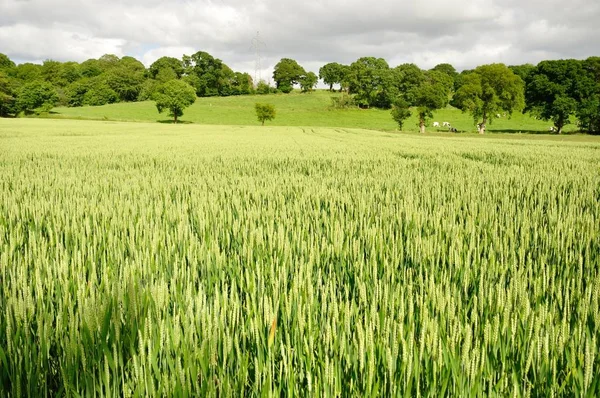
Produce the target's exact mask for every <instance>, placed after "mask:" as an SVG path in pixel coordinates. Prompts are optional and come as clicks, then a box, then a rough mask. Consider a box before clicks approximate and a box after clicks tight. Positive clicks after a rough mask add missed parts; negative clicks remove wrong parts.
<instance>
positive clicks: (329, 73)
mask: <svg viewBox="0 0 600 398" xmlns="http://www.w3.org/2000/svg"><path fill="white" fill-rule="evenodd" d="M347 74H348V66H347V65H342V64H338V63H337V62H330V63H328V64H325V65H323V66H322V67H321V68H320V69H319V78H320V79H322V80H323V83H325V84H328V85H329V91H333V85H334V84H339V85H340V86H343V85H344V84H343V82H344V80H345V78H346V75H347Z"/></svg>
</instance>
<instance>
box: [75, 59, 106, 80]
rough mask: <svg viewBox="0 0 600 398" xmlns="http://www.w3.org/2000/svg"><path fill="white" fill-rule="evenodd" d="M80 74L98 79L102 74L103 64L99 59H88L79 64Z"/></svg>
mask: <svg viewBox="0 0 600 398" xmlns="http://www.w3.org/2000/svg"><path fill="white" fill-rule="evenodd" d="M79 72H80V73H81V76H83V77H96V76H98V75H100V74H102V72H103V70H102V64H101V63H100V61H98V60H97V59H93V58H91V59H88V60H86V61H83V62H82V63H81V64H79Z"/></svg>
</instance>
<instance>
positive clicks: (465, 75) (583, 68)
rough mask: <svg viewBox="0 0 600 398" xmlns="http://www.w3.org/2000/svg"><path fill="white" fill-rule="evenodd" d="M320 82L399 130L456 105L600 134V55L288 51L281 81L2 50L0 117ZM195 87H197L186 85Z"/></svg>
mask: <svg viewBox="0 0 600 398" xmlns="http://www.w3.org/2000/svg"><path fill="white" fill-rule="evenodd" d="M319 79H321V80H323V82H324V83H325V84H326V85H328V86H329V89H330V90H331V91H333V90H334V86H339V90H340V91H341V92H342V93H344V95H342V96H336V97H334V98H332V100H333V101H334V104H333V105H334V106H335V107H340V108H343V107H349V106H358V107H361V108H369V107H376V108H383V109H391V111H392V117H393V118H394V119H395V120H396V121H397V122H398V125H399V127H400V128H401V127H402V123H403V122H404V120H406V118H407V117H408V116H410V114H411V113H412V112H416V113H417V116H418V119H419V126H420V129H421V131H424V129H425V126H426V125H427V123H428V120H429V119H430V118H431V117H432V115H433V112H434V111H435V110H436V109H440V108H443V107H445V106H447V105H448V104H451V105H453V106H455V107H457V108H459V109H461V110H463V111H465V112H469V113H470V114H471V115H472V116H473V120H474V123H476V124H477V126H478V129H479V131H480V132H481V133H483V132H484V131H485V128H486V126H487V125H488V124H489V123H492V122H493V120H494V119H495V118H497V117H498V116H499V115H504V114H508V115H510V114H512V113H513V112H521V111H522V112H529V113H530V114H532V115H534V116H535V117H537V118H539V119H542V120H548V121H551V122H552V124H553V125H554V130H555V131H556V132H558V133H560V132H561V131H562V129H563V127H564V126H565V125H567V124H569V123H573V122H575V123H577V124H578V127H579V129H580V130H582V131H587V132H591V133H599V132H600V57H590V58H587V59H585V60H575V59H567V60H547V61H542V62H540V63H539V64H537V65H531V64H524V65H513V66H506V65H504V64H489V65H481V66H478V67H477V68H475V69H472V70H464V71H462V72H460V73H459V72H458V71H457V70H456V69H455V68H454V67H453V66H452V65H451V64H448V63H443V64H439V65H436V66H435V67H434V68H432V69H430V70H422V69H421V68H419V67H418V66H417V65H415V64H402V65H398V66H395V67H390V66H389V64H388V63H387V61H386V60H384V59H383V58H375V57H362V58H359V59H358V60H356V61H355V62H353V63H351V64H350V65H343V64H339V63H336V62H332V63H328V64H326V65H323V66H322V67H321V68H320V69H319V75H317V74H315V73H314V72H310V71H308V72H307V71H306V70H305V69H304V68H303V67H302V66H301V65H300V64H298V62H297V61H295V60H293V59H290V58H282V59H281V60H280V61H279V62H278V63H277V64H276V65H275V67H274V71H273V80H274V82H275V87H271V86H270V85H269V84H268V83H266V82H264V81H260V82H253V80H252V77H251V76H250V75H249V74H248V73H242V72H235V71H233V70H232V69H231V68H230V67H228V66H227V65H226V64H225V63H224V62H223V61H221V60H220V59H218V58H214V57H213V56H212V55H210V54H208V53H207V52H204V51H198V52H196V53H195V54H193V55H184V56H183V57H182V58H181V59H177V58H173V57H162V58H159V59H158V60H156V61H155V62H154V63H153V64H152V65H150V67H148V68H146V67H145V66H144V65H143V64H142V63H141V62H140V61H138V60H136V59H135V58H133V57H128V56H125V57H122V58H119V57H117V56H115V55H110V54H108V55H104V56H102V57H100V58H98V59H89V60H87V61H84V62H82V63H77V62H62V63H61V62H57V61H53V60H47V61H44V62H43V64H41V65H39V64H32V63H24V64H19V65H16V64H15V63H14V62H13V61H11V60H10V59H9V58H8V57H7V56H6V55H4V54H0V116H11V115H16V114H18V113H20V112H24V113H33V112H40V111H48V110H50V109H51V108H52V107H54V106H56V105H62V106H83V105H104V104H108V103H114V102H122V101H145V100H156V99H157V98H165V92H168V91H169V89H168V86H171V85H173V81H175V80H179V81H181V82H183V83H185V84H186V85H187V86H185V87H184V86H182V85H181V83H178V84H177V86H178V87H179V86H181V87H180V89H181V90H183V89H187V90H188V91H189V90H193V91H195V93H196V96H199V97H207V96H229V95H246V94H267V93H273V92H281V93H289V92H291V91H292V90H293V88H294V87H299V88H300V89H301V90H302V91H303V92H310V91H312V90H314V88H315V87H316V86H317V83H318V80H319ZM188 86H189V88H188Z"/></svg>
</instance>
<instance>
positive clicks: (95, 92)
mask: <svg viewBox="0 0 600 398" xmlns="http://www.w3.org/2000/svg"><path fill="white" fill-rule="evenodd" d="M117 101H119V96H118V94H117V93H116V92H115V90H113V89H112V88H110V87H109V86H108V85H107V84H106V83H105V82H104V81H103V80H102V79H101V78H95V79H90V83H89V86H88V87H87V90H86V92H85V94H84V95H83V105H90V106H100V105H106V104H113V103H115V102H117Z"/></svg>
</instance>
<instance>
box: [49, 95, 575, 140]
mask: <svg viewBox="0 0 600 398" xmlns="http://www.w3.org/2000/svg"><path fill="white" fill-rule="evenodd" d="M339 95H340V94H339V93H331V92H329V91H326V90H317V91H315V92H313V93H310V94H302V93H299V92H294V93H291V94H271V95H252V96H236V97H210V98H198V100H197V101H196V103H195V104H194V105H192V106H191V107H189V108H187V109H186V110H185V111H184V115H183V117H182V118H181V121H182V122H184V123H186V122H187V123H190V122H191V123H199V124H213V125H214V124H217V125H258V124H259V123H258V121H257V120H256V115H255V113H254V104H255V103H256V102H268V103H271V104H273V105H275V108H276V110H277V117H276V118H275V120H274V121H272V122H269V124H270V125H273V126H310V127H344V128H365V129H373V130H386V131H389V130H396V129H397V126H396V124H395V123H394V121H393V120H392V118H391V116H390V112H389V111H388V110H380V109H358V108H352V109H343V110H335V109H332V108H331V97H333V96H339ZM413 113H414V112H413ZM434 115H435V116H434V119H433V121H439V122H440V123H441V122H444V121H447V122H449V123H451V124H452V125H453V126H454V127H456V128H457V129H458V130H459V132H475V128H474V123H473V119H472V118H471V116H469V115H468V114H465V113H462V112H461V111H460V110H458V109H456V108H453V107H450V106H449V107H447V108H446V109H442V110H439V111H437V112H435V114H434ZM51 116H52V117H56V118H68V119H91V120H116V121H144V122H165V123H168V122H170V119H169V117H168V116H167V115H166V114H164V113H163V114H159V113H158V111H157V110H156V107H155V106H154V103H153V102H151V101H145V102H132V103H119V104H111V105H104V106H96V107H93V106H86V107H79V108H66V107H59V108H55V109H54V110H53V111H52V114H51ZM550 125H551V123H550V122H545V121H540V120H535V119H533V118H532V117H530V116H529V115H523V114H520V113H518V114H514V115H513V117H512V118H510V119H509V118H501V119H497V120H495V121H494V122H493V124H491V125H489V126H488V132H505V133H519V132H524V133H547V132H548V128H549V126H550ZM404 130H405V131H417V120H416V117H415V116H414V115H413V116H412V117H411V118H410V119H408V120H407V122H406V123H405V124H404ZM575 130H576V127H575V126H574V125H569V126H567V128H566V132H572V131H575ZM428 131H430V132H435V131H440V132H442V131H447V129H433V128H429V129H428Z"/></svg>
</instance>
